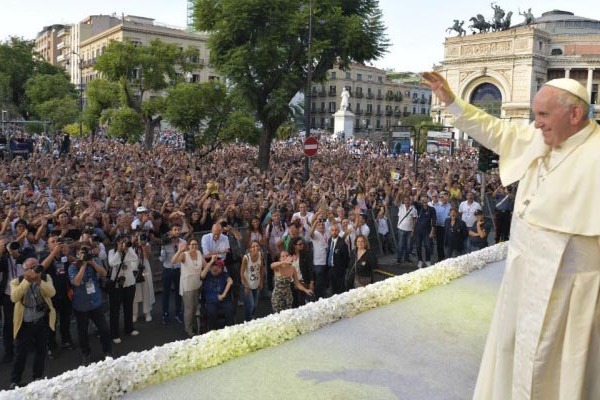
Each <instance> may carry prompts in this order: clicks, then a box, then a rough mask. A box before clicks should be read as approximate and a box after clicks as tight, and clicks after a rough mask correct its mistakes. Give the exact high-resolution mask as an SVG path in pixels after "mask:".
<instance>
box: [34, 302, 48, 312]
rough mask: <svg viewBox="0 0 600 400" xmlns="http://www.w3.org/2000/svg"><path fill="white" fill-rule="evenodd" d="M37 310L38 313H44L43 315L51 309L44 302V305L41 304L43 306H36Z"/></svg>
mask: <svg viewBox="0 0 600 400" xmlns="http://www.w3.org/2000/svg"><path fill="white" fill-rule="evenodd" d="M35 310H36V311H37V312H43V313H47V312H50V307H48V304H46V303H45V302H44V303H41V304H37V305H36V306H35Z"/></svg>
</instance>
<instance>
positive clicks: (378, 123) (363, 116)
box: [311, 63, 431, 135]
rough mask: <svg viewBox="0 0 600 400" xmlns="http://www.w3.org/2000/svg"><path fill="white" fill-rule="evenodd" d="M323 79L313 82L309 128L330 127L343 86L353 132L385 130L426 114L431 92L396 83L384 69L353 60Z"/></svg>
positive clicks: (429, 104) (422, 87) (331, 71)
mask: <svg viewBox="0 0 600 400" xmlns="http://www.w3.org/2000/svg"><path fill="white" fill-rule="evenodd" d="M327 77H328V79H327V81H326V82H324V83H317V84H314V85H313V87H312V93H311V115H312V120H311V127H312V128H316V129H325V130H330V131H331V130H333V114H334V113H335V112H336V111H337V110H338V109H339V106H340V95H341V93H342V90H343V89H344V87H345V88H346V89H348V92H349V93H350V99H349V103H348V110H349V111H351V112H352V113H354V115H355V116H356V119H355V122H354V132H355V133H358V134H362V135H371V134H374V133H383V132H389V131H390V129H391V128H392V127H393V126H397V125H401V124H402V121H401V119H402V118H403V117H407V116H409V115H412V114H425V115H426V114H429V113H430V108H431V91H430V90H429V88H427V87H426V86H423V85H419V84H415V83H404V82H396V81H393V80H391V79H389V78H388V77H387V76H386V71H384V70H382V69H378V68H375V67H370V66H367V65H364V64H357V63H354V64H352V65H351V66H350V69H348V70H347V71H342V70H340V69H338V68H334V69H330V70H329V71H328V72H327Z"/></svg>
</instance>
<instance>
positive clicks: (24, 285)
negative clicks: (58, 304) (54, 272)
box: [10, 258, 56, 389]
mask: <svg viewBox="0 0 600 400" xmlns="http://www.w3.org/2000/svg"><path fill="white" fill-rule="evenodd" d="M43 271H44V267H43V266H41V265H40V264H39V263H38V260H36V259H35V258H28V259H27V260H25V262H24V263H23V276H22V277H20V278H15V279H13V280H11V282H10V299H11V301H12V302H13V303H14V304H15V309H14V317H13V326H14V328H13V332H12V334H13V336H14V339H15V355H16V358H15V363H14V365H13V370H12V373H11V384H10V387H11V389H14V388H15V387H17V386H19V385H20V384H21V376H22V374H23V370H24V369H25V362H26V361H27V353H29V351H31V350H34V351H35V358H34V361H33V380H37V379H41V378H42V377H43V375H44V361H45V357H46V344H47V343H48V328H50V329H52V330H54V325H55V323H56V312H55V311H54V307H53V306H52V300H51V298H52V297H53V296H54V295H55V293H56V291H55V289H54V286H53V285H52V278H51V277H49V276H47V275H45V276H44V277H42V272H43Z"/></svg>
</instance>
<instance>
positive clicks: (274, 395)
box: [123, 261, 504, 400]
mask: <svg viewBox="0 0 600 400" xmlns="http://www.w3.org/2000/svg"><path fill="white" fill-rule="evenodd" d="M503 272H504V261H500V262H495V263H491V264H489V265H487V266H486V267H485V268H483V269H481V270H476V271H474V272H471V273H470V274H469V275H467V276H465V277H462V278H460V279H456V280H454V281H452V282H450V283H449V284H447V285H443V286H437V287H433V288H431V289H429V290H426V291H424V292H422V293H420V294H417V295H414V296H410V297H407V298H405V299H403V300H400V301H396V302H394V303H392V304H389V305H386V306H382V307H378V308H376V309H373V310H371V311H367V312H364V313H362V314H359V315H357V316H354V317H352V318H348V319H344V320H341V321H338V322H336V323H334V324H332V325H329V326H326V327H324V328H321V329H319V330H317V331H314V332H312V333H309V334H306V335H302V336H300V337H298V338H296V339H294V340H291V341H288V342H285V343H283V344H281V345H278V346H275V347H270V348H266V349H263V350H260V351H257V352H254V353H252V354H249V355H246V356H243V357H240V358H237V359H234V360H231V361H229V362H226V363H224V364H222V365H219V366H217V367H213V368H208V369H205V370H202V371H199V372H195V373H191V374H189V375H185V376H182V377H179V378H176V379H173V380H170V381H168V382H165V383H162V384H159V385H154V386H149V387H146V388H143V389H140V390H138V391H135V392H133V393H127V394H125V395H124V397H123V398H126V399H144V400H145V399H169V398H171V399H178V400H183V399H198V398H201V399H219V400H223V399H236V400H240V399H261V400H266V399H277V400H280V399H311V400H312V399H324V400H331V399H340V400H342V399H343V400H349V399H377V400H383V399H410V400H437V399H443V400H452V399H456V400H465V399H469V398H471V397H472V393H473V390H474V387H475V381H476V378H477V371H478V369H479V362H480V359H481V355H482V353H483V347H484V343H485V338H486V335H487V331H488V328H489V324H490V321H491V317H492V313H493V308H494V304H495V301H496V296H497V293H498V289H499V286H500V281H501V279H502V274H503Z"/></svg>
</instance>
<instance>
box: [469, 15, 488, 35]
mask: <svg viewBox="0 0 600 400" xmlns="http://www.w3.org/2000/svg"><path fill="white" fill-rule="evenodd" d="M470 21H471V22H472V24H471V25H469V29H471V30H472V31H474V30H475V29H477V30H479V33H484V32H487V31H489V30H490V29H491V28H492V24H490V23H489V22H487V21H486V20H485V18H484V17H483V15H481V14H477V17H471V18H470ZM473 33H475V32H473Z"/></svg>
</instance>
